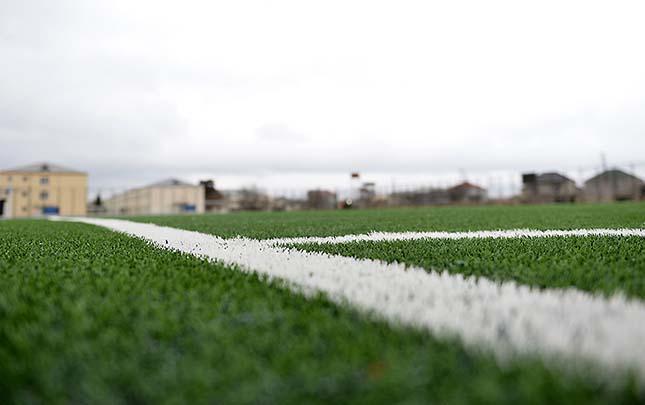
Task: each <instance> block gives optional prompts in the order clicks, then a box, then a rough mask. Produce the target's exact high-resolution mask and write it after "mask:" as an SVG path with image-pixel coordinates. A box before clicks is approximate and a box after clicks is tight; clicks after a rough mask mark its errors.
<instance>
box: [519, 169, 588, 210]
mask: <svg viewBox="0 0 645 405" xmlns="http://www.w3.org/2000/svg"><path fill="white" fill-rule="evenodd" d="M522 186H523V187H522V200H523V201H524V202H528V203H552V202H574V201H575V200H576V196H577V194H578V189H577V187H576V183H575V182H574V181H573V180H571V179H570V178H568V177H566V176H563V175H562V174H560V173H555V172H551V173H542V174H539V175H538V174H535V173H527V174H523V175H522Z"/></svg>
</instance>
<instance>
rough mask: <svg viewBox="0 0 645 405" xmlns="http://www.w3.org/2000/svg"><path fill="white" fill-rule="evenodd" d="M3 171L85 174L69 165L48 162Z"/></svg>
mask: <svg viewBox="0 0 645 405" xmlns="http://www.w3.org/2000/svg"><path fill="white" fill-rule="evenodd" d="M3 171H4V172H18V173H78V174H85V173H84V172H81V171H79V170H75V169H70V168H69V167H65V166H61V165H57V164H53V163H49V162H40V163H34V164H30V165H26V166H19V167H14V168H12V169H7V170H3Z"/></svg>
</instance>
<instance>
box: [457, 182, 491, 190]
mask: <svg viewBox="0 0 645 405" xmlns="http://www.w3.org/2000/svg"><path fill="white" fill-rule="evenodd" d="M462 189H475V190H481V191H485V190H486V189H485V188H483V187H480V186H478V185H476V184H473V183H470V182H468V181H464V182H463V183H459V184H457V185H456V186H452V187H450V188H449V189H448V191H451V190H462Z"/></svg>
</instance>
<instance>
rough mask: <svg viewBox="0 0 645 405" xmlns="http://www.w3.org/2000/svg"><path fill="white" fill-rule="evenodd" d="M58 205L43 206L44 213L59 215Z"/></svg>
mask: <svg viewBox="0 0 645 405" xmlns="http://www.w3.org/2000/svg"><path fill="white" fill-rule="evenodd" d="M58 212H59V209H58V207H43V215H58Z"/></svg>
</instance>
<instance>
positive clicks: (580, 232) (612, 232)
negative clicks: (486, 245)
mask: <svg viewBox="0 0 645 405" xmlns="http://www.w3.org/2000/svg"><path fill="white" fill-rule="evenodd" d="M576 236H577V237H579V236H623V237H624V236H640V237H645V229H629V228H625V229H603V228H600V229H575V230H568V231H566V230H565V231H561V230H547V231H540V230H534V229H511V230H499V231H469V232H371V233H366V234H358V235H345V236H326V237H316V236H313V237H297V238H276V239H267V240H266V241H267V242H268V243H271V244H276V245H291V244H302V243H318V244H339V243H351V242H367V241H370V242H385V241H399V240H418V239H489V238H491V239H507V238H549V237H576Z"/></svg>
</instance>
